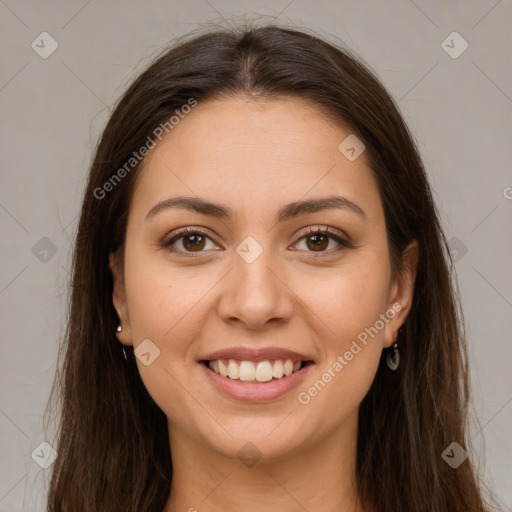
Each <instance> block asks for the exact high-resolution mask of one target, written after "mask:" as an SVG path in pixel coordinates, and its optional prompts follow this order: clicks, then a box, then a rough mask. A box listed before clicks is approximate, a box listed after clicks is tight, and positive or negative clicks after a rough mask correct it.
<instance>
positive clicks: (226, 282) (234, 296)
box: [217, 249, 294, 330]
mask: <svg viewBox="0 0 512 512" xmlns="http://www.w3.org/2000/svg"><path fill="white" fill-rule="evenodd" d="M233 264H234V268H233V269H232V270H231V272H229V273H228V274H227V276H226V277H225V279H223V283H222V286H223V288H222V290H221V295H220V299H219V304H218V307H217V313H218V315H219V316H220V317H221V318H222V319H223V320H224V321H225V322H228V323H242V324H243V325H244V326H245V328H246V329H249V330H259V329H263V328H265V326H266V324H270V323H272V324H275V323H278V322H280V323H286V322H287V321H289V320H290V318H291V316H292V314H293V311H294V307H293V292H292V291H291V289H290V288H289V285H287V283H286V276H285V275H284V271H283V270H280V267H279V265H278V264H277V263H276V261H275V260H273V259H272V257H271V251H270V250H269V249H265V250H263V252H262V254H261V255H260V256H259V257H258V258H257V259H256V260H255V261H253V262H252V263H248V262H247V261H245V260H244V259H243V258H242V257H240V256H239V255H238V254H236V255H235V256H234V263H233Z"/></svg>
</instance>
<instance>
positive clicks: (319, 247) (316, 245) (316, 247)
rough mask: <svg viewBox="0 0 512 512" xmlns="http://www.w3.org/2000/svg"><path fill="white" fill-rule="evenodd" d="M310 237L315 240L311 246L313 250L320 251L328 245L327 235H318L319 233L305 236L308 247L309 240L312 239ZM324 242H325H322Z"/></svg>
mask: <svg viewBox="0 0 512 512" xmlns="http://www.w3.org/2000/svg"><path fill="white" fill-rule="evenodd" d="M312 239H315V240H316V241H315V242H313V244H314V245H313V247H314V249H313V250H314V251H319V250H320V251H321V250H323V249H325V248H326V247H327V245H329V237H327V236H325V235H320V234H315V235H310V236H308V237H307V239H306V240H307V242H308V248H311V247H309V242H310V241H311V240H312ZM319 239H321V240H319ZM324 242H326V243H324Z"/></svg>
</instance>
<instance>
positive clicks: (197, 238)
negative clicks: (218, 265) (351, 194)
mask: <svg viewBox="0 0 512 512" xmlns="http://www.w3.org/2000/svg"><path fill="white" fill-rule="evenodd" d="M303 240H304V241H305V242H306V249H293V250H304V251H305V252H307V253H310V254H312V255H313V256H315V257H318V256H324V255H325V256H330V255H332V254H333V253H338V252H340V251H342V250H344V249H353V248H355V246H354V245H353V244H352V243H351V242H350V241H349V240H347V239H346V238H344V237H343V236H341V235H340V234H338V233H337V231H333V230H331V228H329V227H328V226H326V227H323V228H320V227H314V228H313V227H312V228H308V230H307V231H306V232H303V233H301V234H300V236H299V238H298V240H297V242H296V243H295V244H294V247H295V246H296V245H298V244H299V243H300V242H302V241H303ZM208 241H209V242H211V243H212V244H213V246H214V247H215V246H216V243H215V242H214V240H213V239H212V237H211V236H210V235H209V234H208V233H207V232H206V231H204V230H202V229H201V228H196V227H187V228H182V229H179V230H177V231H174V232H172V233H171V234H170V235H169V236H167V237H166V238H165V239H164V241H163V242H162V244H161V245H162V248H164V249H165V250H167V251H169V252H171V253H177V254H181V255H183V256H185V257H196V255H200V254H201V253H204V252H205V246H206V245H207V243H208ZM326 241H327V247H328V246H329V244H330V243H331V242H334V243H336V244H338V246H337V247H335V248H334V249H329V250H325V249H326V247H325V242H326ZM177 242H179V244H177ZM308 242H312V244H313V245H312V246H311V247H313V250H308V249H309V247H310V246H308ZM176 245H181V246H182V248H177V247H176ZM190 249H191V250H190ZM316 249H318V250H316ZM206 250H208V248H206Z"/></svg>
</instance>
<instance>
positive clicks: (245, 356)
mask: <svg viewBox="0 0 512 512" xmlns="http://www.w3.org/2000/svg"><path fill="white" fill-rule="evenodd" d="M218 359H235V360H238V361H253V362H255V363H258V362H260V361H265V360H275V359H291V360H292V361H303V362H312V363H314V362H315V361H314V359H313V358H312V357H310V356H307V355H305V354H301V353H299V352H294V351H293V350H288V349H284V348H279V347H263V348H257V349H256V348H249V347H232V348H226V349H222V350H217V351H215V352H211V353H209V354H206V355H205V356H204V357H200V358H199V361H200V362H209V361H215V360H218Z"/></svg>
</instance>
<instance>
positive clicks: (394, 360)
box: [386, 332, 400, 371]
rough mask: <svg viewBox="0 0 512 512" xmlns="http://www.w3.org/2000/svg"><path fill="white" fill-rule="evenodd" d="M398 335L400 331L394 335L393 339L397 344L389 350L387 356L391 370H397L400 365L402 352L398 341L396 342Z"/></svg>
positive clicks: (387, 362)
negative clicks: (399, 349)
mask: <svg viewBox="0 0 512 512" xmlns="http://www.w3.org/2000/svg"><path fill="white" fill-rule="evenodd" d="M397 336H398V332H396V333H395V335H394V336H393V341H394V342H395V344H394V345H393V349H392V350H390V351H389V352H388V355H387V357H386V364H387V365H388V368H389V369H390V370H393V371H395V370H396V369H397V368H398V366H399V365H400V352H399V351H398V343H397V342H396V338H397Z"/></svg>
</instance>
